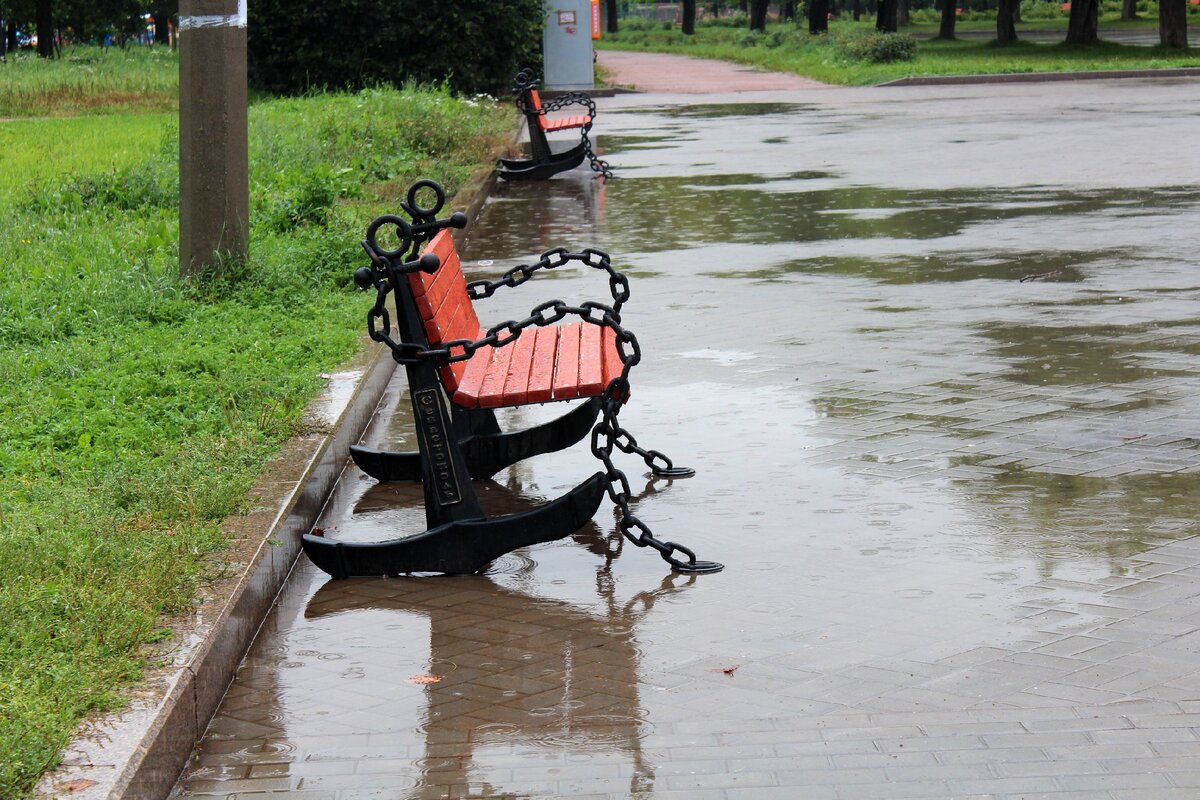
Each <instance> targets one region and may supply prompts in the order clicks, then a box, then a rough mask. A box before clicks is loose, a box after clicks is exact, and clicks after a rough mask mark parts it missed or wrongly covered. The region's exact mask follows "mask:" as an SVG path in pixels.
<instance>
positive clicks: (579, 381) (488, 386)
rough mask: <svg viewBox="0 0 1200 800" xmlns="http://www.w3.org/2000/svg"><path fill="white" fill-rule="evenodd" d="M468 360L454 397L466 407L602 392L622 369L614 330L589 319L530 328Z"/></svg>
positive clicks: (557, 398)
mask: <svg viewBox="0 0 1200 800" xmlns="http://www.w3.org/2000/svg"><path fill="white" fill-rule="evenodd" d="M483 333H484V332H482V331H481V332H480V336H482V335H483ZM466 365H467V368H466V369H465V370H464V371H463V376H462V380H461V381H460V382H459V384H458V388H457V389H456V390H455V391H454V397H453V399H454V402H455V403H456V404H458V405H460V406H464V407H466V408H498V407H501V406H519V405H527V404H529V403H546V402H550V401H552V400H575V399H577V398H581V397H598V396H600V395H601V394H603V393H604V387H606V386H608V382H609V381H610V380H612V379H613V378H614V377H616V376H618V375H620V374H621V359H620V357H619V356H618V355H617V346H616V338H615V337H614V335H613V332H612V329H611V328H600V327H599V326H596V325H591V324H589V323H586V322H575V323H571V324H568V325H550V326H547V327H545V328H529V329H526V330H525V331H524V332H523V333H522V334H521V336H520V337H519V338H518V339H517V340H516V341H515V342H513V343H512V344H509V345H506V346H504V347H485V348H483V349H482V350H477V351H475V355H473V356H471V358H470V359H469V360H468V361H467V362H466Z"/></svg>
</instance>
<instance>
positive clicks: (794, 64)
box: [601, 20, 1200, 86]
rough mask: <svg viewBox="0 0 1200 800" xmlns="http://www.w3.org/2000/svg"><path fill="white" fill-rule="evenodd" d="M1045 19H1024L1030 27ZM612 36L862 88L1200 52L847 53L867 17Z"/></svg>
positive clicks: (925, 46) (1197, 60) (931, 45)
mask: <svg viewBox="0 0 1200 800" xmlns="http://www.w3.org/2000/svg"><path fill="white" fill-rule="evenodd" d="M1041 23H1042V21H1040V20H1039V21H1037V22H1031V23H1027V25H1028V26H1030V27H1034V26H1037V25H1039V24H1041ZM630 28H631V26H628V25H626V29H625V30H622V31H621V32H620V33H618V34H615V35H613V34H609V35H608V36H606V38H605V39H603V40H601V46H602V47H603V48H605V49H612V50H649V51H655V52H666V53H681V54H685V55H691V56H697V57H700V58H716V59H721V60H725V61H732V62H735V63H739V64H747V65H750V66H755V67H760V68H762V69H768V70H774V71H778V72H792V73H795V74H797V75H804V76H806V77H809V78H813V79H815V80H819V81H823V82H825V83H833V84H845V85H851V86H863V85H870V84H877V83H885V82H887V81H892V80H896V79H898V78H906V77H912V76H925V75H981V74H996V73H1022V72H1065V71H1075V70H1080V71H1096V70H1113V69H1163V68H1168V67H1185V66H1187V67H1195V66H1200V50H1197V49H1196V48H1192V49H1189V50H1188V51H1186V52H1180V51H1178V50H1165V49H1163V48H1159V47H1134V46H1127V45H1118V44H1110V43H1104V42H1102V43H1100V44H1098V45H1095V46H1091V47H1070V46H1067V45H1062V44H1033V43H1030V42H1017V43H1015V44H1013V45H1010V46H1007V47H998V46H996V45H995V44H993V43H992V42H988V41H979V40H968V41H951V42H943V41H922V42H920V43H918V45H917V57H916V58H915V59H914V60H912V61H898V62H893V63H886V64H875V63H866V62H863V61H859V60H856V59H854V58H852V57H849V56H848V55H847V52H846V48H845V46H844V44H845V42H846V41H847V40H848V39H850V38H853V37H854V36H857V35H861V34H862V33H863V32H866V31H869V30H870V29H871V23H869V22H866V21H862V22H859V23H855V22H851V21H838V20H835V21H833V22H832V23H830V35H829V36H809V35H808V34H807V33H806V32H805V31H803V30H799V29H797V28H796V27H795V26H794V25H792V24H791V23H777V24H774V25H771V26H769V27H768V30H767V34H766V35H765V36H764V35H762V34H752V33H750V32H748V31H747V30H745V29H742V28H732V27H726V26H723V25H722V26H716V25H702V26H700V25H698V26H697V29H696V34H695V35H694V36H684V35H683V34H682V33H680V32H679V31H678V30H677V29H675V28H672V29H669V30H668V29H664V27H663V26H661V25H654V26H641V27H637V28H633V29H630Z"/></svg>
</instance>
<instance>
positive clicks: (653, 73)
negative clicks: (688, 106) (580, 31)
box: [596, 50, 829, 94]
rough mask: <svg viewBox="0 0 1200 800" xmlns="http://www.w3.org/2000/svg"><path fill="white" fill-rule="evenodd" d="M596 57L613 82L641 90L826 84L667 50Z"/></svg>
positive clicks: (755, 88) (821, 86) (740, 89)
mask: <svg viewBox="0 0 1200 800" xmlns="http://www.w3.org/2000/svg"><path fill="white" fill-rule="evenodd" d="M596 58H597V60H598V61H599V63H600V66H602V67H603V68H604V69H605V70H607V71H608V75H609V80H610V81H611V82H612V84H613V85H614V86H621V87H624V88H627V89H637V90H638V91H642V92H670V93H675V94H710V93H712V92H769V91H779V90H789V89H794V90H800V89H826V88H829V87H828V86H827V84H824V83H820V82H819V81H814V80H810V79H809V78H801V77H800V76H799V75H789V74H787V73H784V72H767V71H765V70H761V69H755V68H753V67H743V66H739V65H737V64H731V63H729V62H726V61H711V60H709V59H705V58H690V57H688V56H677V55H670V54H667V53H635V52H623V51H620V50H597V51H596Z"/></svg>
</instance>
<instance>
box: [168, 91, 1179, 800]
mask: <svg viewBox="0 0 1200 800" xmlns="http://www.w3.org/2000/svg"><path fill="white" fill-rule="evenodd" d="M1192 86H1193V85H1192V84H1179V83H1172V82H1161V83H1151V82H1140V81H1134V82H1122V83H1121V84H1101V83H1096V84H1093V85H1089V86H1086V87H1082V88H1081V87H1075V86H1067V87H1064V86H1061V85H1059V84H1047V85H1042V86H1039V87H1035V88H1030V87H995V86H988V87H954V89H953V91H939V90H931V89H923V90H917V89H912V90H896V91H895V92H892V93H886V92H883V91H882V90H856V91H850V90H826V91H822V92H820V93H819V94H817V95H800V94H797V93H791V94H782V93H781V94H766V95H763V96H762V101H763V103H766V104H768V105H765V106H764V107H763V108H757V109H756V108H749V107H747V104H749V105H753V101H748V100H747V97H746V96H726V97H711V96H705V97H704V98H703V104H702V105H700V106H692V105H689V103H688V100H687V98H676V99H672V98H663V97H661V96H660V97H654V98H651V97H634V96H624V97H618V98H613V99H610V100H607V101H605V103H604V108H603V111H602V114H603V116H602V117H601V120H602V123H603V124H602V125H600V124H598V128H597V131H598V134H599V135H598V136H597V137H596V138H597V141H598V142H599V143H600V145H601V146H602V147H606V148H608V152H607V153H606V155H605V157H606V158H608V159H609V160H610V161H611V162H612V163H613V164H614V165H616V167H617V170H618V174H619V175H620V177H619V178H618V179H617V180H614V181H612V182H610V183H608V184H607V185H598V184H596V183H595V182H592V181H590V180H589V179H587V177H586V176H585V175H583V174H582V173H580V174H576V175H570V176H565V177H561V178H559V179H556V180H554V181H552V182H549V183H546V184H541V185H524V186H522V185H501V186H500V187H498V189H497V191H496V193H495V195H494V196H493V197H492V198H491V200H490V202H489V204H488V205H487V207H486V208H485V210H484V213H483V216H482V217H481V219H480V220H479V221H478V222H477V223H475V225H474V226H473V227H472V229H471V234H470V238H469V240H468V242H467V246H466V247H465V249H464V268H465V269H466V270H467V272H468V275H469V277H485V276H487V277H494V276H495V275H497V274H499V272H500V271H502V270H503V269H506V268H508V267H511V266H513V265H515V264H517V263H527V262H528V261H530V260H532V259H533V258H534V257H535V255H536V254H537V253H538V252H540V250H542V249H544V248H546V247H549V246H552V245H557V244H565V245H568V246H571V247H581V246H598V247H601V248H602V249H606V250H609V251H610V252H611V253H612V254H613V255H614V264H615V265H616V266H618V268H622V269H626V270H627V271H628V272H629V273H630V274H631V276H632V287H633V290H632V294H633V296H632V299H631V300H630V302H629V304H628V305H627V306H626V308H627V312H626V315H625V316H624V322H625V324H627V325H628V327H629V328H630V329H632V330H634V331H635V332H636V333H637V334H638V336H639V339H640V340H641V342H642V345H643V350H644V361H643V363H642V365H641V366H639V367H638V368H637V369H635V370H634V373H633V376H632V381H633V386H634V394H633V399H632V400H631V402H630V404H629V407H628V408H627V409H626V410H625V411H624V412H623V414H622V420H623V421H624V422H625V423H626V424H627V426H628V427H629V429H630V430H631V431H633V432H635V434H636V435H637V436H638V439H639V441H640V442H641V443H643V444H648V445H650V446H653V447H656V448H659V449H662V450H664V451H666V452H667V453H669V454H670V455H671V456H672V457H673V458H674V459H675V460H676V461H677V462H681V463H685V464H688V465H691V466H694V467H696V468H697V470H698V474H697V475H696V477H694V478H690V479H687V480H675V481H663V480H654V479H651V478H649V476H648V475H645V476H643V475H642V473H643V472H644V470H642V469H639V468H638V466H640V465H637V466H635V465H634V464H624V466H626V467H627V468H629V470H630V473H631V474H630V477H631V480H632V482H633V484H634V490H635V494H636V499H635V501H634V507H635V509H636V511H637V513H638V515H639V516H640V517H641V518H642V519H644V520H645V521H646V522H647V523H649V524H650V525H651V527H653V528H654V530H655V532H656V534H658V535H660V536H662V537H664V538H669V539H674V540H677V541H680V542H682V543H685V544H687V545H688V546H690V547H692V548H693V549H695V550H696V552H697V553H698V554H699V555H700V557H701V558H713V559H716V560H719V561H723V562H725V563H726V565H727V568H726V570H725V572H723V573H721V574H719V575H711V576H699V577H695V578H687V577H682V576H672V575H670V574H667V573H665V571H664V566H663V564H662V562H661V561H659V559H658V558H657V557H655V556H654V554H653V553H647V552H641V551H638V550H637V549H636V548H633V547H632V546H629V545H627V544H624V543H623V542H622V540H621V539H620V537H619V536H618V534H617V533H616V532H615V525H614V520H613V516H612V512H611V510H609V509H607V508H602V509H601V511H600V512H599V513H598V514H597V515H596V517H595V519H594V520H593V521H592V523H591V524H589V526H587V527H586V528H585V529H583V530H581V531H579V532H578V533H577V534H575V535H574V536H573V537H570V538H568V539H566V540H563V541H561V542H557V543H553V544H549V545H543V546H539V547H536V548H531V549H529V550H527V551H519V552H516V553H512V554H509V555H506V556H504V557H502V558H500V559H498V560H497V561H496V562H494V563H493V564H492V565H491V566H490V567H489V568H488V569H487V570H486V572H485V574H483V575H479V576H470V577H420V576H407V577H399V578H390V579H379V580H362V579H356V580H346V581H332V580H329V579H328V578H327V577H326V576H325V575H324V574H322V573H320V572H319V571H317V570H316V569H315V568H313V567H312V566H311V565H309V564H308V563H307V562H305V561H302V562H301V563H300V565H299V566H298V568H297V570H296V571H295V573H294V574H293V576H292V578H291V580H290V581H289V583H288V585H287V586H286V588H285V589H284V591H283V593H282V594H281V596H280V598H279V601H278V604H277V606H276V608H275V610H274V611H273V612H272V615H271V616H270V617H269V618H268V620H267V621H266V624H265V625H264V627H263V630H262V631H261V633H260V635H259V637H258V640H257V642H256V643H255V645H254V647H253V649H252V651H251V652H250V654H249V655H248V656H247V659H246V661H245V663H244V664H243V666H242V668H241V670H240V672H239V676H238V679H237V681H236V682H235V683H234V684H233V686H232V687H231V688H230V690H229V694H228V696H227V697H226V699H225V702H224V705H223V707H222V710H221V712H220V713H219V715H218V716H217V718H216V719H215V720H214V721H213V723H212V726H211V727H210V729H209V731H208V733H207V734H206V736H205V738H204V740H203V741H202V742H201V743H200V745H199V746H198V748H197V751H196V755H195V758H194V759H193V761H192V764H191V766H190V767H189V770H188V772H187V773H185V775H184V776H183V778H182V780H181V782H180V784H179V786H178V787H177V789H176V792H175V796H176V797H179V798H183V797H196V798H200V797H214V796H216V797H236V798H257V797H261V796H264V795H280V796H287V797H294V798H322V799H325V798H328V799H329V800H348V799H349V798H360V797H361V798H366V797H373V798H465V797H576V798H600V797H604V798H622V797H639V798H688V799H689V800H696V799H697V798H700V799H703V798H756V800H759V799H761V798H771V797H788V798H795V797H803V798H823V797H830V798H854V799H855V800H858V799H859V798H871V797H879V798H902V797H933V798H946V797H988V798H993V797H994V798H1005V797H1034V796H1037V797H1049V798H1084V797H1086V798H1109V800H1112V799H1113V798H1152V797H1194V796H1196V795H1195V792H1196V791H1197V783H1198V781H1197V780H1196V776H1197V774H1200V770H1197V768H1196V766H1195V764H1196V761H1195V757H1196V756H1197V755H1200V735H1197V730H1198V729H1197V725H1198V724H1200V689H1197V688H1196V685H1197V684H1196V681H1197V679H1198V678H1200V634H1198V633H1197V631H1198V630H1200V583H1198V579H1200V539H1197V538H1196V534H1197V533H1200V515H1198V514H1197V511H1198V509H1200V392H1198V391H1197V390H1198V389H1200V322H1197V319H1198V318H1197V315H1196V308H1197V307H1200V306H1198V305H1197V300H1198V299H1200V289H1198V288H1197V283H1196V279H1195V275H1196V264H1195V258H1196V256H1195V248H1194V232H1195V230H1197V229H1200V193H1197V192H1195V191H1194V190H1191V189H1187V188H1181V187H1180V186H1179V179H1178V175H1179V174H1182V173H1181V172H1180V170H1183V169H1185V168H1186V169H1191V170H1192V171H1191V172H1190V173H1188V174H1195V172H1196V169H1197V168H1200V155H1198V154H1197V153H1196V152H1195V148H1192V150H1191V151H1189V152H1188V153H1187V154H1181V155H1180V156H1179V158H1180V160H1181V162H1185V163H1176V164H1174V165H1172V167H1171V168H1170V169H1168V168H1166V167H1165V166H1162V165H1159V164H1157V163H1155V162H1153V161H1152V160H1144V159H1142V158H1141V156H1140V155H1139V153H1141V152H1143V151H1144V150H1145V142H1144V140H1143V134H1144V130H1145V129H1144V127H1139V125H1138V124H1135V121H1137V120H1142V121H1143V123H1144V121H1145V120H1147V119H1154V120H1156V124H1158V125H1160V126H1161V128H1162V131H1163V132H1164V135H1167V134H1170V132H1171V131H1178V130H1183V127H1182V126H1185V125H1187V124H1191V125H1193V126H1194V121H1188V120H1186V119H1185V118H1184V116H1183V115H1182V114H1181V112H1180V111H1179V107H1180V104H1182V103H1183V98H1185V97H1187V96H1190V95H1188V92H1189V91H1191V90H1192ZM1081 94H1086V96H1087V102H1086V103H1081V102H1080V95H1081ZM756 97H757V96H756ZM697 109H698V110H697ZM1095 130H1103V131H1105V132H1106V135H1105V136H1104V137H1102V140H1101V138H1100V137H1097V138H1096V139H1095V140H1093V139H1088V140H1087V144H1086V146H1084V147H1082V148H1081V149H1080V152H1078V153H1066V154H1064V153H1063V152H1062V151H1061V148H1059V152H1058V153H1057V154H1055V153H1047V149H1048V148H1053V147H1055V145H1054V144H1053V143H1056V142H1058V143H1062V142H1069V141H1075V140H1076V138H1075V137H1077V136H1078V135H1080V132H1081V131H1095ZM1193 132H1194V127H1193ZM835 134H836V135H835ZM1156 135H1157V134H1156ZM767 140H770V143H766V144H764V142H766V141H767ZM898 141H899V142H910V143H912V142H923V143H925V144H926V145H928V146H927V147H925V146H922V147H915V146H910V147H909V148H908V149H904V150H900V151H897V150H896V144H895V143H896V142H898ZM1180 141H1182V139H1180ZM814 142H817V143H819V146H818V145H816V144H814ZM950 144H953V145H954V146H953V148H950V147H948V145H950ZM935 146H936V147H937V148H940V150H939V151H938V153H937V154H936V155H935V154H934V153H932V152H930V150H931V149H933V148H935ZM1127 154H1132V155H1127ZM1126 155H1127V157H1126ZM939 185H940V186H941V187H950V188H938V187H939ZM1028 276H1036V277H1035V278H1033V279H1030V280H1025V281H1021V280H1020V279H1021V278H1023V277H1028ZM606 288H607V287H606V285H605V283H604V281H602V280H598V279H597V278H596V276H595V275H586V274H581V273H579V272H570V271H564V270H559V271H556V272H555V273H552V274H549V275H546V276H545V279H544V280H543V279H542V278H540V277H539V279H538V280H536V281H533V282H531V283H530V284H527V285H526V286H524V287H522V288H521V289H519V290H514V291H513V292H508V293H500V294H497V296H496V297H494V298H493V299H490V300H488V301H486V303H487V304H486V305H481V307H480V316H481V318H485V317H486V319H487V320H501V319H508V318H513V317H518V316H524V314H525V312H527V311H528V309H529V308H531V307H532V306H533V305H536V304H537V303H539V302H543V301H545V300H547V299H551V298H553V297H560V298H562V299H564V300H567V301H576V300H584V299H594V298H599V297H602V296H604V294H605V293H606ZM403 390H404V386H403V381H402V379H399V378H398V379H397V380H396V381H394V383H393V385H392V387H390V389H389V392H388V396H387V398H386V399H385V402H384V407H385V409H386V413H383V414H381V415H380V416H379V417H378V418H377V420H376V421H375V424H374V425H373V427H372V429H371V430H370V432H369V434H368V437H367V438H368V441H369V443H371V444H374V445H377V446H386V447H389V448H393V449H410V448H412V447H413V439H414V434H413V430H412V426H411V420H410V417H409V414H408V411H407V409H406V408H405V407H404V404H403V402H401V401H402V396H403ZM560 410H561V409H559V408H554V407H551V408H543V407H531V408H521V409H515V410H509V411H506V412H505V413H504V414H503V415H502V420H501V421H502V423H504V424H506V425H510V426H522V427H524V426H528V425H529V424H532V423H536V422H539V421H542V420H544V419H548V418H549V417H552V416H555V415H556V414H557V413H558V412H559V411H560ZM595 469H596V464H595V461H594V459H592V458H591V456H590V455H589V453H588V452H587V450H586V448H585V447H576V448H573V449H572V450H569V451H567V452H562V453H555V454H551V455H546V456H541V457H538V458H536V459H532V460H530V461H527V462H523V463H521V464H519V465H516V466H514V467H512V468H510V469H508V470H506V471H504V472H502V473H500V474H499V475H497V476H496V479H495V480H494V481H491V482H487V483H485V484H483V485H482V486H481V499H482V502H483V503H484V504H485V506H486V507H487V508H488V509H489V510H491V511H492V512H493V513H494V512H501V511H515V510H520V509H522V508H527V507H529V506H530V505H531V504H534V503H537V502H541V501H542V500H544V499H546V498H549V497H554V496H557V495H559V494H561V493H562V492H563V491H565V490H566V489H569V488H570V487H571V486H573V485H574V484H575V483H577V482H578V481H579V480H582V479H583V478H585V477H586V476H587V475H589V474H591V473H592V472H594V471H595ZM320 525H321V527H322V528H324V529H325V530H326V531H327V535H329V536H333V537H344V538H352V539H358V540H373V539H384V538H389V537H394V536H399V535H405V534H406V533H415V532H418V531H420V530H422V529H423V528H424V514H423V511H422V508H421V492H420V489H419V487H414V486H411V485H396V484H385V485H376V484H375V483H374V481H372V480H370V479H367V478H366V477H365V476H363V475H361V474H360V473H358V472H357V471H356V470H354V469H353V468H350V469H348V470H347V472H346V474H345V476H344V478H343V480H342V482H341V483H340V485H339V487H338V490H337V494H336V496H335V498H334V499H333V501H332V502H331V504H330V508H329V509H328V511H327V513H326V516H325V518H324V519H323V520H322V522H321V523H320Z"/></svg>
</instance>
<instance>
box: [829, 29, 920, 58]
mask: <svg viewBox="0 0 1200 800" xmlns="http://www.w3.org/2000/svg"><path fill="white" fill-rule="evenodd" d="M831 41H832V42H833V46H834V48H835V49H836V50H837V52H838V53H839V54H840V55H841V56H842V57H843V58H846V59H847V60H849V61H862V62H865V63H867V64H892V63H894V62H897V61H912V60H913V59H915V58H916V57H917V40H916V39H914V38H913V37H911V36H909V35H908V34H907V33H885V32H884V31H877V30H856V31H853V32H850V33H841V32H839V33H838V34H836V35H835V36H833V37H832V38H831Z"/></svg>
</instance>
